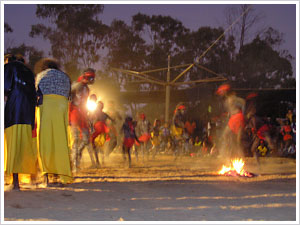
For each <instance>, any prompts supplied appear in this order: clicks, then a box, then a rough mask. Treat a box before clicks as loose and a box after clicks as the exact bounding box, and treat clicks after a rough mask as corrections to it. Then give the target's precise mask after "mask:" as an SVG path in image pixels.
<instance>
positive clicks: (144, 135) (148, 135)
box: [139, 134, 151, 142]
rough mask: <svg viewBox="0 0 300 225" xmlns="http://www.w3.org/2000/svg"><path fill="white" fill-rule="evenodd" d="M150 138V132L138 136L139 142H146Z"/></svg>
mask: <svg viewBox="0 0 300 225" xmlns="http://www.w3.org/2000/svg"><path fill="white" fill-rule="evenodd" d="M150 138H151V135H150V134H143V135H141V136H140V137H139V141H140V142H147V141H149V140H150Z"/></svg>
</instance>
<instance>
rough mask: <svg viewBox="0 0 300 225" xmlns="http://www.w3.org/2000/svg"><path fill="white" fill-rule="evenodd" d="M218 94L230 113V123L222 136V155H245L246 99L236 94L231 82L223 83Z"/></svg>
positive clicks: (230, 156)
mask: <svg viewBox="0 0 300 225" xmlns="http://www.w3.org/2000/svg"><path fill="white" fill-rule="evenodd" d="M216 93H217V95H219V96H221V97H222V98H223V101H224V106H225V110H226V112H227V113H228V118H229V120H228V123H227V126H226V127H225V130H224V134H223V136H222V138H223V139H222V143H224V145H223V146H222V147H221V149H220V153H221V157H222V156H225V155H227V156H229V158H232V157H243V155H244V154H243V150H242V146H241V137H242V132H243V130H244V128H245V118H244V114H243V111H244V107H245V100H244V99H242V98H240V97H238V96H236V94H235V93H234V92H233V91H232V90H231V87H230V85H229V84H223V85H221V86H220V87H219V88H218V90H217V92H216Z"/></svg>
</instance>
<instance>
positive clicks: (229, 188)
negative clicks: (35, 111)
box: [4, 153, 298, 222]
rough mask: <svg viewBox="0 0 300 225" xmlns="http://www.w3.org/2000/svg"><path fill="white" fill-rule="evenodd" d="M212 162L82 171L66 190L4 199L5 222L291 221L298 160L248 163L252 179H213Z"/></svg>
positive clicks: (110, 164) (113, 165) (118, 164)
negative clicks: (252, 174)
mask: <svg viewBox="0 0 300 225" xmlns="http://www.w3.org/2000/svg"><path fill="white" fill-rule="evenodd" d="M223 163H224V161H223V160H222V159H219V158H215V157H203V158H195V157H194V158H192V157H183V158H181V159H180V160H176V161H174V160H173V157H172V156H166V155H159V156H158V157H157V158H156V159H155V160H152V159H151V160H149V161H147V162H146V163H144V164H143V163H141V162H136V160H135V158H134V157H133V164H132V168H128V167H126V165H125V166H124V164H123V161H122V157H121V155H119V154H113V155H111V156H110V160H109V161H106V163H105V164H104V165H103V166H102V168H99V169H89V166H90V161H89V158H88V156H87V154H86V153H85V154H84V158H83V169H82V170H81V171H80V172H79V173H78V174H76V175H75V179H74V183H73V184H70V185H67V186H65V187H49V188H47V189H45V188H42V187H40V186H37V187H36V186H30V185H27V184H23V185H21V191H19V192H16V191H9V190H8V186H6V187H5V188H6V191H5V193H4V217H5V218H4V220H5V221H17V220H38V221H45V220H50V221H51V220H53V221H55V220H59V221H154V222H157V221H202V222H203V221H295V220H296V197H298V196H296V160H295V159H288V158H262V160H261V165H260V166H258V165H257V164H256V162H255V160H254V159H253V158H246V159H245V169H246V170H247V171H248V172H251V173H254V174H256V176H255V177H252V178H246V177H228V176H220V175H217V171H219V170H220V169H221V167H222V165H223Z"/></svg>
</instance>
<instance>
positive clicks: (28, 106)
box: [4, 61, 37, 129]
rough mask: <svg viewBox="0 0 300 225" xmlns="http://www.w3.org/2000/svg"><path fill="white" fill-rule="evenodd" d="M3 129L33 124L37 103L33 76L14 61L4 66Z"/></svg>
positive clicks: (25, 67) (26, 68)
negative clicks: (4, 101) (5, 98)
mask: <svg viewBox="0 0 300 225" xmlns="http://www.w3.org/2000/svg"><path fill="white" fill-rule="evenodd" d="M4 94H5V96H7V102H6V105H5V110H4V127H5V128H7V127H10V126H12V125H15V124H30V125H31V126H32V129H33V128H34V122H35V120H34V119H35V106H36V102H37V97H36V89H35V80H34V74H33V73H32V71H31V70H30V69H29V68H28V67H27V66H25V65H24V64H23V63H21V62H18V61H14V62H10V63H7V64H5V65H4Z"/></svg>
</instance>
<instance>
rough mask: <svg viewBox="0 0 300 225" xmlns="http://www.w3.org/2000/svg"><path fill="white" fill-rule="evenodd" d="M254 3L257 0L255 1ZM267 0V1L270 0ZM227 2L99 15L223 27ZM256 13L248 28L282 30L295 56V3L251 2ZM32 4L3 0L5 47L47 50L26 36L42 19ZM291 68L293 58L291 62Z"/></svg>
mask: <svg viewBox="0 0 300 225" xmlns="http://www.w3.org/2000/svg"><path fill="white" fill-rule="evenodd" d="M256 3H257V2H256ZM270 3H271V2H270ZM230 6H232V5H228V4H209V5H208V4H192V5H191V4H147V5H146V4H122V5H120V4H105V6H104V12H103V14H101V15H99V19H101V20H102V21H103V22H104V23H105V24H107V25H110V23H111V22H112V20H113V19H120V20H123V21H125V22H127V23H128V24H129V23H130V22H131V17H132V16H133V15H135V14H137V13H139V12H140V13H143V14H147V15H167V16H171V17H173V18H175V19H178V20H180V21H181V22H182V23H183V25H184V26H186V27H187V28H190V29H191V30H196V29H198V28H199V27H202V26H210V27H220V26H222V27H226V26H225V12H224V10H225V9H226V8H227V7H230ZM253 7H254V9H255V11H256V12H257V13H262V14H263V15H264V18H263V19H262V20H261V21H260V23H258V24H257V26H255V27H253V29H252V30H251V32H252V33H253V34H254V33H255V32H256V31H257V30H259V29H260V28H264V27H270V26H271V27H273V28H275V29H276V30H278V31H279V32H281V33H283V34H284V36H283V39H284V42H285V43H284V44H282V46H281V49H286V50H288V51H289V53H290V54H291V55H292V56H293V57H296V5H295V4H255V5H253ZM35 9H36V5H28V4H27V5H26V4H22V5H21V4H14V5H13V4H6V5H5V7H4V21H5V22H7V23H8V24H9V25H10V26H11V27H12V28H13V30H14V32H13V33H8V34H5V48H7V46H17V45H19V44H21V43H25V44H27V45H33V46H35V47H37V48H39V49H42V50H44V52H45V53H46V55H47V53H48V51H49V47H50V44H49V43H48V42H47V41H43V40H42V39H41V38H34V39H33V38H30V37H29V36H28V34H29V32H30V29H31V25H33V24H37V23H42V22H43V21H42V20H40V19H38V18H36V16H35ZM292 65H293V67H294V68H295V60H294V61H293V62H292Z"/></svg>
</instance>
